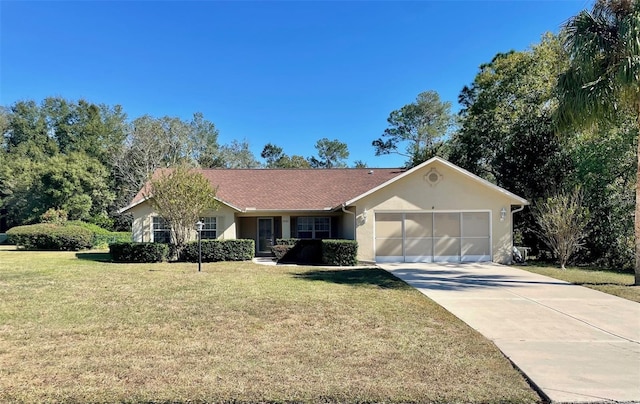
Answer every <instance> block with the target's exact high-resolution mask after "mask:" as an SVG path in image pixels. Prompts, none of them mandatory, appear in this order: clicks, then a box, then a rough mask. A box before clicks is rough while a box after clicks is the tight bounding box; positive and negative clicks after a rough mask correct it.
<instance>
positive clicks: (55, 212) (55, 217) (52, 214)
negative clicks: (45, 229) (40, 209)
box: [40, 208, 67, 224]
mask: <svg viewBox="0 0 640 404" xmlns="http://www.w3.org/2000/svg"><path fill="white" fill-rule="evenodd" d="M66 221H67V212H66V211H65V210H62V209H53V208H51V209H49V210H47V211H46V212H44V213H43V214H42V215H40V222H41V223H53V224H64V223H65V222H66Z"/></svg>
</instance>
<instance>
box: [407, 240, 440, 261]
mask: <svg viewBox="0 0 640 404" xmlns="http://www.w3.org/2000/svg"><path fill="white" fill-rule="evenodd" d="M404 248H405V250H404V253H405V260H406V261H407V262H431V261H433V258H432V257H433V239H432V238H412V239H405V242H404Z"/></svg>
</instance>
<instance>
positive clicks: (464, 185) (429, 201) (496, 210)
mask: <svg viewBox="0 0 640 404" xmlns="http://www.w3.org/2000/svg"><path fill="white" fill-rule="evenodd" d="M432 167H435V168H436V170H437V171H438V172H439V173H440V174H441V176H442V177H441V180H440V182H438V183H437V184H436V185H431V184H430V183H429V182H428V181H426V180H425V175H426V174H427V173H429V172H430V170H431V168H432ZM514 203H517V202H516V201H515V200H513V199H512V198H510V197H509V196H507V195H506V194H503V193H501V192H499V191H497V190H495V189H493V188H490V187H488V186H487V185H485V184H482V183H480V182H478V181H476V180H473V179H472V178H470V177H469V176H467V175H465V174H463V173H461V172H459V171H457V170H454V169H452V168H450V167H449V166H447V165H445V164H442V163H440V162H437V161H436V162H434V163H432V164H430V165H428V166H426V167H423V168H422V169H420V170H417V171H415V172H413V173H411V174H409V175H407V176H405V177H403V178H401V179H399V180H397V181H395V182H394V183H392V184H390V185H388V186H386V187H384V188H382V189H380V190H378V191H376V192H374V193H372V194H371V195H368V196H366V197H364V198H362V199H361V200H358V201H356V203H355V205H356V214H357V220H356V225H357V240H358V259H360V260H361V261H375V226H374V223H375V212H383V211H391V212H393V211H396V212H397V211H429V212H446V211H490V212H491V215H490V217H491V229H492V237H491V244H492V256H493V261H495V262H501V263H509V262H510V261H511V245H512V231H511V215H510V211H511V204H514ZM502 208H505V209H506V211H507V215H506V218H505V220H504V221H501V220H500V210H501V209H502ZM365 210H366V212H367V213H366V219H365V215H364V214H363V213H364V212H365Z"/></svg>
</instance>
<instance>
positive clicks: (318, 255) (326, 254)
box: [271, 238, 358, 266]
mask: <svg viewBox="0 0 640 404" xmlns="http://www.w3.org/2000/svg"><path fill="white" fill-rule="evenodd" d="M271 251H272V252H273V254H274V255H275V256H276V260H277V261H278V262H279V263H283V264H324V265H335V266H352V265H357V264H358V258H357V257H358V242H357V241H355V240H333V239H327V240H320V239H297V238H279V239H276V245H274V246H273V247H272V248H271Z"/></svg>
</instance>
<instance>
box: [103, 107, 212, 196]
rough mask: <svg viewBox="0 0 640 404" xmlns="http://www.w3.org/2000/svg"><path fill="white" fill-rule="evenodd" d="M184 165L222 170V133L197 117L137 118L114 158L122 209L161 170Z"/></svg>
mask: <svg viewBox="0 0 640 404" xmlns="http://www.w3.org/2000/svg"><path fill="white" fill-rule="evenodd" d="M180 164H187V165H191V166H194V167H195V166H198V165H200V166H202V167H206V168H209V167H219V166H221V163H220V151H219V146H218V130H217V129H216V127H215V125H214V124H213V123H212V122H210V121H207V120H205V119H204V117H203V115H202V114H201V113H195V114H194V115H193V119H192V120H191V121H183V120H181V119H180V118H176V117H168V116H165V117H162V118H154V117H151V116H149V115H144V116H142V117H139V118H136V119H135V120H134V121H133V122H132V123H131V124H130V125H129V127H128V135H127V137H126V139H125V140H124V142H122V145H121V146H120V147H118V148H116V149H115V150H114V152H113V154H112V165H113V167H114V172H115V176H116V179H117V184H118V185H117V187H118V194H119V198H118V202H119V203H120V205H121V206H123V204H126V203H127V202H128V201H130V200H131V198H133V196H134V195H135V194H136V192H138V190H139V189H140V188H142V186H143V185H144V183H145V182H146V181H147V180H148V179H149V178H150V177H151V175H152V174H153V173H154V172H155V170H156V169H158V168H162V167H164V168H166V167H173V166H176V165H180Z"/></svg>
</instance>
